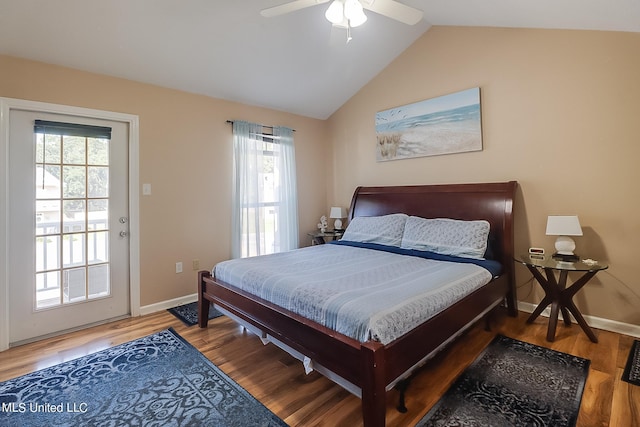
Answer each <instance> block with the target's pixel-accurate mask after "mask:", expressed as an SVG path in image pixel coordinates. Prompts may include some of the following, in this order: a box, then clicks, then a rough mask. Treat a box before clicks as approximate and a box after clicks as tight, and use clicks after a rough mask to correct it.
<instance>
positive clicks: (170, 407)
mask: <svg viewBox="0 0 640 427" xmlns="http://www.w3.org/2000/svg"><path fill="white" fill-rule="evenodd" d="M0 426H20V427H29V426H33V427H36V426H37V427H41V426H162V427H164V426H216V427H222V426H229V427H232V426H238V427H244V426H286V424H285V422H284V421H282V420H281V419H279V418H278V417H277V416H275V415H274V414H273V413H272V412H271V411H269V409H267V408H266V407H265V406H264V405H262V404H261V403H260V402H258V401H257V400H256V399H255V398H254V397H253V396H251V395H250V394H249V393H247V391H246V390H244V389H243V388H242V387H240V386H239V385H238V384H236V383H235V382H234V381H233V380H231V379H230V378H229V377H228V376H226V375H225V374H224V373H223V372H222V371H221V370H220V369H219V368H218V367H216V366H215V365H214V364H213V363H211V362H210V361H209V360H208V359H207V358H205V357H204V355H202V353H200V352H199V351H198V350H196V349H195V348H194V347H192V346H191V344H189V343H188V342H187V341H185V340H184V339H183V338H182V337H181V336H180V335H178V334H177V333H176V332H175V331H174V330H173V329H167V330H164V331H162V332H158V333H156V334H153V335H149V336H147V337H144V338H140V339H137V340H135V341H131V342H128V343H125V344H121V345H118V346H116V347H112V348H108V349H106V350H103V351H100V352H98V353H94V354H90V355H88V356H84V357H81V358H79V359H75V360H72V361H69V362H64V363H61V364H59V365H56V366H52V367H50V368H46V369H43V370H40V371H37V372H33V373H31V374H27V375H24V376H22V377H18V378H14V379H12V380H9V381H5V382H2V383H0Z"/></svg>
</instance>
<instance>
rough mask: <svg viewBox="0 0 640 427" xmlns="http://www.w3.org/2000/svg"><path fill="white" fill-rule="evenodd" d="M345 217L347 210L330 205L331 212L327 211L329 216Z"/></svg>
mask: <svg viewBox="0 0 640 427" xmlns="http://www.w3.org/2000/svg"><path fill="white" fill-rule="evenodd" d="M346 217H347V210H346V209H345V208H340V207H336V206H334V207H332V208H331V212H329V218H339V219H342V218H346Z"/></svg>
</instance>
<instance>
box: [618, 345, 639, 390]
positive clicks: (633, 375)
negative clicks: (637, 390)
mask: <svg viewBox="0 0 640 427" xmlns="http://www.w3.org/2000/svg"><path fill="white" fill-rule="evenodd" d="M622 381H626V382H628V383H630V384H633V385H638V386H640V341H638V340H635V341H633V346H632V347H631V351H630V352H629V358H628V359H627V365H626V366H625V368H624V372H623V373H622Z"/></svg>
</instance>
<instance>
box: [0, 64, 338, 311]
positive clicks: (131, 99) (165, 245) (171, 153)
mask: <svg viewBox="0 0 640 427" xmlns="http://www.w3.org/2000/svg"><path fill="white" fill-rule="evenodd" d="M0 96H2V97H8V98H18V99H27V100H32V101H42V102H50V103H55V104H64V105H72V106H78V107H85V108H94V109H100V110H107V111H115V112H120V113H128V114H135V115H138V116H139V117H140V183H141V184H142V183H151V184H152V195H151V196H141V197H140V219H141V220H140V228H141V236H140V246H141V248H140V249H141V255H140V263H141V304H142V305H143V306H144V305H148V304H152V303H156V302H161V301H165V300H168V299H172V298H177V297H180V296H185V295H189V294H192V293H194V292H196V289H197V288H196V274H195V272H193V271H191V261H192V260H193V259H199V260H200V266H201V267H202V268H206V269H209V268H211V267H212V266H213V264H214V263H215V262H218V261H221V260H224V259H227V258H229V257H230V254H231V245H230V238H231V235H230V227H231V205H230V198H231V172H232V171H231V155H232V154H231V148H232V137H231V126H230V125H229V124H227V123H225V121H226V120H228V119H240V120H248V121H254V122H258V123H266V124H272V125H282V126H289V127H292V128H294V129H296V132H295V136H294V138H295V146H296V162H297V171H298V193H299V217H300V232H301V233H300V234H301V244H303V245H306V244H308V238H307V236H306V232H307V231H309V230H312V229H315V226H316V223H317V222H318V218H319V217H320V215H322V214H325V213H327V212H328V206H325V200H326V199H327V198H326V181H327V176H326V173H327V172H326V170H325V168H324V167H323V163H322V162H318V159H323V158H325V157H326V151H327V147H326V144H327V142H326V141H327V138H326V123H325V122H324V121H321V120H315V119H309V118H304V117H301V116H296V115H292V114H286V113H282V112H278V111H273V110H268V109H263V108H256V107H249V106H246V105H241V104H238V103H233V102H226V101H222V100H218V99H213V98H209V97H205V96H198V95H193V94H189V93H185V92H180V91H175V90H170V89H164V88H160V87H157V86H151V85H146V84H141V83H136V82H132V81H127V80H123V79H116V78H110V77H105V76H100V75H95V74H91V73H85V72H81V71H76V70H71V69H68V68H62V67H57V66H52V65H46V64H42V63H37V62H31V61H25V60H20V59H16V58H11V57H7V56H0ZM177 261H182V262H183V263H184V272H183V273H182V274H175V263H176V262H177Z"/></svg>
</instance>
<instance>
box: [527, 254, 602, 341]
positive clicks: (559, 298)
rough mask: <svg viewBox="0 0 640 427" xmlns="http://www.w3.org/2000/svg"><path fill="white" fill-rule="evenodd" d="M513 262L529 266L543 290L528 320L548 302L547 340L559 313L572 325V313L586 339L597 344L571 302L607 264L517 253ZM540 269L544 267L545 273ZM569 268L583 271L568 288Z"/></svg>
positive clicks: (554, 326) (550, 338) (549, 339)
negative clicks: (540, 298) (538, 302)
mask: <svg viewBox="0 0 640 427" xmlns="http://www.w3.org/2000/svg"><path fill="white" fill-rule="evenodd" d="M516 261H518V262H520V263H522V264H524V265H525V266H526V267H527V268H528V269H529V271H530V272H531V274H532V275H533V277H534V278H535V279H536V280H537V281H538V283H540V286H541V287H542V289H544V292H545V296H544V298H543V299H542V301H541V302H540V304H538V306H537V307H536V309H535V310H534V311H533V313H531V316H529V318H528V319H527V323H532V322H533V321H534V320H535V319H536V318H537V317H538V316H540V313H542V311H544V309H545V308H547V307H548V306H549V305H551V314H550V315H549V328H548V329H547V341H553V340H554V339H555V335H556V326H557V324H558V315H559V313H562V318H563V320H564V323H565V325H567V326H569V325H571V318H570V317H569V313H571V314H573V317H574V318H575V319H576V321H577V322H578V325H580V327H581V328H582V330H583V331H584V333H585V334H587V336H588V337H589V339H590V340H591V341H592V342H595V343H597V342H598V338H596V336H595V334H594V333H593V331H592V330H591V328H590V327H589V325H587V322H586V321H585V320H584V317H582V314H581V313H580V310H578V308H577V307H576V305H575V304H574V303H573V296H574V295H575V294H576V293H577V292H578V291H579V290H580V289H582V287H583V286H584V285H586V284H587V282H588V281H589V280H591V278H592V277H593V276H595V275H596V274H597V273H598V272H599V271H602V270H606V269H607V268H609V266H608V265H607V264H604V263H602V262H596V261H593V262H591V260H589V259H580V260H579V261H576V262H567V261H561V260H557V259H554V258H553V257H551V256H548V255H529V254H527V255H520V256H519V257H516ZM541 270H544V273H545V274H544V275H543V274H542V272H541ZM555 271H559V273H560V274H559V277H558V279H556V275H555ZM571 271H578V272H582V273H583V274H582V276H580V278H579V279H578V280H576V281H575V282H573V284H571V286H569V287H567V276H568V274H569V272H571Z"/></svg>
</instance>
